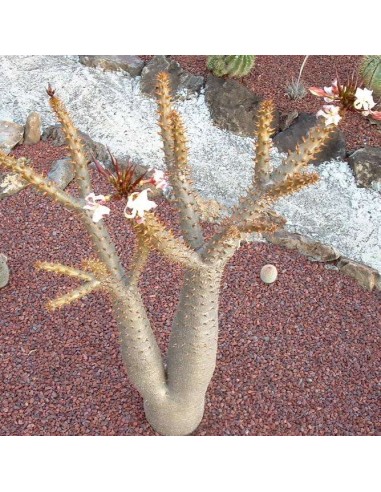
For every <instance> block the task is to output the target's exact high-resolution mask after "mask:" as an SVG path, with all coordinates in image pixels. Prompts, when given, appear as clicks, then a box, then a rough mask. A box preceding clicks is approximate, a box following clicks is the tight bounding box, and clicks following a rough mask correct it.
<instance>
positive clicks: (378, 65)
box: [360, 55, 381, 98]
mask: <svg viewBox="0 0 381 492" xmlns="http://www.w3.org/2000/svg"><path fill="white" fill-rule="evenodd" d="M360 75H361V77H362V79H363V81H364V84H365V85H366V87H367V88H368V89H372V90H373V95H374V96H375V97H376V98H381V55H368V56H364V58H363V60H362V63H361V67H360Z"/></svg>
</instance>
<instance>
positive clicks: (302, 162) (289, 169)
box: [271, 122, 335, 184]
mask: <svg viewBox="0 0 381 492" xmlns="http://www.w3.org/2000/svg"><path fill="white" fill-rule="evenodd" d="M334 130H335V126H334V125H329V126H324V123H321V122H318V123H317V125H316V126H314V127H312V128H311V129H310V131H309V132H308V135H307V136H306V137H303V138H302V142H301V143H300V144H298V145H297V146H296V148H295V150H293V151H290V152H289V153H288V156H287V157H286V159H285V161H284V162H283V164H281V165H280V166H279V167H278V168H277V169H276V170H275V171H274V172H273V173H272V175H271V180H272V181H273V182H274V183H275V184H279V183H280V182H281V181H282V180H283V179H285V178H286V177H287V176H288V175H289V174H293V173H297V172H300V170H301V169H302V168H304V167H306V166H307V165H308V164H309V163H310V161H311V160H312V159H313V158H314V157H316V155H317V154H318V153H319V152H320V151H321V149H322V148H323V147H324V145H326V144H327V143H328V141H329V139H330V138H331V136H332V133H333V131H334Z"/></svg>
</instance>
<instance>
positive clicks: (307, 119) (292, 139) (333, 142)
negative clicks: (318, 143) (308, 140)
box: [273, 113, 346, 165]
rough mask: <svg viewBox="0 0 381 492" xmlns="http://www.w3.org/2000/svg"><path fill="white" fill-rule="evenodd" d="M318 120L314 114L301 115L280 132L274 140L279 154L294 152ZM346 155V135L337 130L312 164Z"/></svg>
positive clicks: (341, 157)
mask: <svg viewBox="0 0 381 492" xmlns="http://www.w3.org/2000/svg"><path fill="white" fill-rule="evenodd" d="M316 122H317V118H316V116H315V115H314V114H310V113H300V114H299V116H298V117H297V118H295V119H294V121H293V122H292V123H291V125H290V126H289V127H288V128H286V129H285V130H284V131H282V132H279V133H278V134H277V135H275V137H274V138H273V144H274V145H275V147H277V148H278V150H279V152H286V153H287V152H288V151H289V150H294V149H295V147H296V144H298V143H300V142H301V139H302V137H305V136H306V135H307V134H308V131H309V129H310V128H312V127H313V126H315V125H316ZM345 155H346V151H345V139H344V134H343V132H342V131H341V130H340V129H337V130H336V131H335V132H334V133H333V135H332V137H331V138H330V140H329V142H328V144H327V145H325V146H324V148H323V149H322V150H321V151H320V152H319V154H318V155H317V156H316V157H315V158H314V159H313V160H311V164H315V165H318V164H321V163H322V162H325V161H330V160H332V159H343V158H344V157H345Z"/></svg>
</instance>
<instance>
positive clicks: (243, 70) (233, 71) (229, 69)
mask: <svg viewBox="0 0 381 492" xmlns="http://www.w3.org/2000/svg"><path fill="white" fill-rule="evenodd" d="M254 62H255V55H210V56H208V60H207V67H208V69H209V70H211V72H213V75H215V76H216V77H222V76H224V75H227V76H228V77H236V78H240V77H244V76H245V75H248V74H249V73H250V71H251V69H252V68H253V66H254Z"/></svg>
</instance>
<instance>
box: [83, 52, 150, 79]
mask: <svg viewBox="0 0 381 492" xmlns="http://www.w3.org/2000/svg"><path fill="white" fill-rule="evenodd" d="M79 61H80V63H82V65H86V66H87V67H92V68H101V69H102V70H106V71H110V72H116V71H117V70H121V71H123V72H127V73H129V74H130V75H131V76H132V77H136V76H138V75H140V74H141V73H142V70H143V67H144V61H143V60H142V59H141V58H139V57H138V56H135V55H79Z"/></svg>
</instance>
